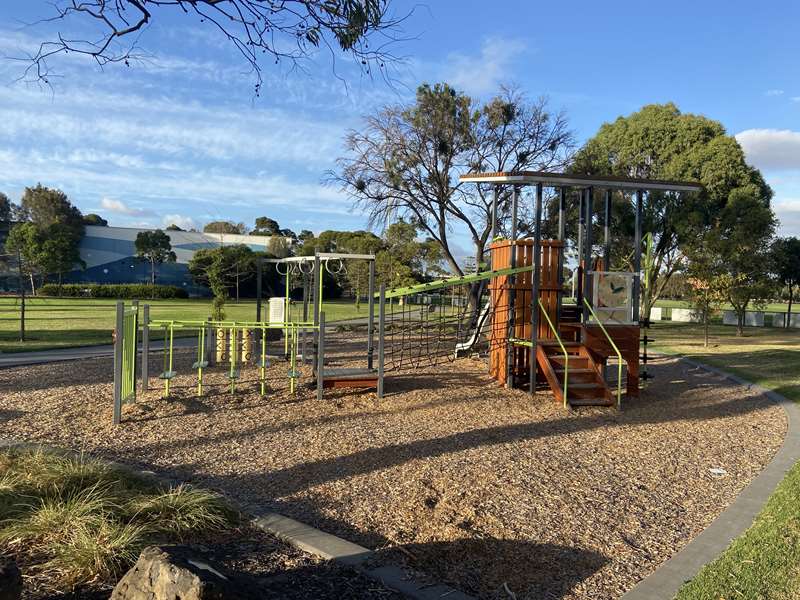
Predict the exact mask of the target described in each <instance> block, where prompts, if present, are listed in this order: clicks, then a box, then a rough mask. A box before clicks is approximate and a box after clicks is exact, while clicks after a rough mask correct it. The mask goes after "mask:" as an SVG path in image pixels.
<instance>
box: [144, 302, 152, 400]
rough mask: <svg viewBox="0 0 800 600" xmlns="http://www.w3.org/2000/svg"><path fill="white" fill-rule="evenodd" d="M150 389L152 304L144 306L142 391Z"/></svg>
mask: <svg viewBox="0 0 800 600" xmlns="http://www.w3.org/2000/svg"><path fill="white" fill-rule="evenodd" d="M149 389H150V305H149V304H145V305H144V306H143V307H142V391H143V392H146V391H147V390H149Z"/></svg>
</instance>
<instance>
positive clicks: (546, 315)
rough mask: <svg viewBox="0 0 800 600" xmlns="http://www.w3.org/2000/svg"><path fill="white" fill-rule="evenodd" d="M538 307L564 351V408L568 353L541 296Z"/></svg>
mask: <svg viewBox="0 0 800 600" xmlns="http://www.w3.org/2000/svg"><path fill="white" fill-rule="evenodd" d="M539 308H541V309H542V315H544V318H545V320H546V321H547V324H548V325H549V326H550V331H552V332H553V335H555V336H556V341H557V342H558V345H559V346H561V352H563V353H564V408H567V406H569V405H568V403H567V380H568V379H569V354H568V353H567V349H566V348H565V347H564V344H563V343H562V342H561V336H560V335H558V331H557V330H556V328H555V325H553V322H552V321H551V320H550V315H548V314H547V310H545V307H544V305H543V304H542V299H541V298H539ZM531 368H535V367H531Z"/></svg>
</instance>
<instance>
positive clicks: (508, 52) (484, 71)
mask: <svg viewBox="0 0 800 600" xmlns="http://www.w3.org/2000/svg"><path fill="white" fill-rule="evenodd" d="M526 50H527V44H526V43H525V42H524V41H522V40H518V39H513V38H511V39H509V38H500V37H489V38H486V39H485V40H484V41H483V43H482V44H481V51H480V54H478V55H477V56H467V55H464V54H451V55H450V56H449V57H448V59H447V64H446V66H445V75H446V77H445V79H446V80H447V81H449V82H450V83H452V84H453V85H455V86H456V87H457V88H460V89H463V90H464V91H466V92H467V93H470V94H478V95H480V94H486V93H491V92H495V91H497V88H498V86H499V85H500V84H501V83H504V82H505V81H507V79H508V78H509V75H510V73H511V71H512V67H513V65H514V61H515V60H516V59H517V58H518V57H519V56H521V55H522V54H523V53H525V51H526Z"/></svg>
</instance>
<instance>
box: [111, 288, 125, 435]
mask: <svg viewBox="0 0 800 600" xmlns="http://www.w3.org/2000/svg"><path fill="white" fill-rule="evenodd" d="M124 312H125V305H124V304H123V303H122V302H117V320H116V328H115V329H114V333H115V335H114V414H113V423H114V425H119V423H120V421H121V420H122V339H123V335H124V331H123V320H124Z"/></svg>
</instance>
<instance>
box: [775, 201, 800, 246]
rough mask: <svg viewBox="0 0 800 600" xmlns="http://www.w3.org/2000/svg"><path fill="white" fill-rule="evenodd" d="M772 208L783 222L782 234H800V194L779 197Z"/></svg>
mask: <svg viewBox="0 0 800 600" xmlns="http://www.w3.org/2000/svg"><path fill="white" fill-rule="evenodd" d="M772 208H773V209H774V210H775V214H777V215H778V219H780V222H781V227H780V234H781V235H785V236H790V235H792V236H800V196H798V197H796V198H792V197H782V198H778V199H776V200H775V201H773V203H772Z"/></svg>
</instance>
